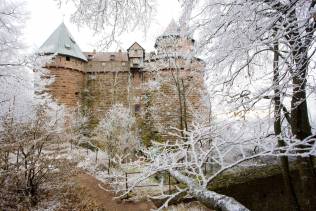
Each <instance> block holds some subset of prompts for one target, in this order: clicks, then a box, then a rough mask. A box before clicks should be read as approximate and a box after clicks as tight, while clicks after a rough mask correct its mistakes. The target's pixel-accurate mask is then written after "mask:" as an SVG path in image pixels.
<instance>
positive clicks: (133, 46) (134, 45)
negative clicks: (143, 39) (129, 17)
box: [127, 42, 145, 51]
mask: <svg viewBox="0 0 316 211" xmlns="http://www.w3.org/2000/svg"><path fill="white" fill-rule="evenodd" d="M135 47H137V48H138V49H139V48H141V49H143V50H145V49H144V48H143V47H142V46H141V45H140V44H139V43H138V42H134V43H133V45H131V46H130V47H129V48H128V49H127V51H129V50H130V49H131V48H135Z"/></svg>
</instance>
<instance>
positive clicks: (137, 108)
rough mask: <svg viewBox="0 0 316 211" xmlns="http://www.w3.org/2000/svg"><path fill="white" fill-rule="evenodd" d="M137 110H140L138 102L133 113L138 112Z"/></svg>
mask: <svg viewBox="0 0 316 211" xmlns="http://www.w3.org/2000/svg"><path fill="white" fill-rule="evenodd" d="M138 112H140V104H139V103H137V104H135V113H138Z"/></svg>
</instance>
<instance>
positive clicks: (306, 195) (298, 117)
mask: <svg viewBox="0 0 316 211" xmlns="http://www.w3.org/2000/svg"><path fill="white" fill-rule="evenodd" d="M302 55H304V56H302ZM294 58H295V63H296V66H297V67H300V68H299V69H297V70H296V71H295V72H294V75H293V79H292V80H293V96H292V101H291V128H292V133H293V135H294V136H295V137H296V138H297V139H299V140H304V139H306V138H308V137H309V136H311V135H312V133H311V126H310V123H309V118H308V110H307V102H306V74H307V67H308V55H307V52H305V51H303V50H302V49H300V50H299V51H297V53H296V54H294ZM298 162H299V174H300V180H301V185H302V198H303V199H304V200H303V204H302V205H303V206H302V208H303V209H304V210H316V195H315V192H316V182H315V178H314V172H313V166H312V165H311V162H310V158H309V157H299V158H298Z"/></svg>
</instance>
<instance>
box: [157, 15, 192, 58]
mask: <svg viewBox="0 0 316 211" xmlns="http://www.w3.org/2000/svg"><path fill="white" fill-rule="evenodd" d="M193 47H194V39H193V38H191V37H190V36H187V35H186V33H184V32H182V31H181V29H180V26H179V25H178V24H177V23H176V22H175V20H174V19H172V20H171V22H170V23H169V25H168V27H167V28H166V30H165V31H164V33H163V34H162V35H160V36H159V37H158V38H157V39H156V43H155V48H156V50H157V54H158V56H163V55H166V56H171V55H174V54H177V55H178V56H179V55H182V54H187V53H190V52H192V51H193Z"/></svg>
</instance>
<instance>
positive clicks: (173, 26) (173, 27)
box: [162, 19, 180, 36]
mask: <svg viewBox="0 0 316 211" xmlns="http://www.w3.org/2000/svg"><path fill="white" fill-rule="evenodd" d="M162 35H163V36H169V35H180V27H179V25H178V24H177V23H176V21H175V20H174V19H172V20H171V22H170V23H169V25H168V27H167V28H166V30H165V31H164V33H163V34H162Z"/></svg>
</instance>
